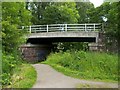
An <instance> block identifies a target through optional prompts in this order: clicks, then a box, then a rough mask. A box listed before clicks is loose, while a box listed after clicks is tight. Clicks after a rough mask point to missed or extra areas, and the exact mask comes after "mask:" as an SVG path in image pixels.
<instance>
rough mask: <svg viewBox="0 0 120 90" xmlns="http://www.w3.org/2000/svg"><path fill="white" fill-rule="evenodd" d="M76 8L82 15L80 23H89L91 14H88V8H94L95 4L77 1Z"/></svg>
mask: <svg viewBox="0 0 120 90" xmlns="http://www.w3.org/2000/svg"><path fill="white" fill-rule="evenodd" d="M76 8H77V10H78V13H79V15H80V18H79V19H78V23H89V18H90V17H89V16H88V15H87V12H88V10H90V9H92V8H94V5H93V4H92V3H90V2H76Z"/></svg>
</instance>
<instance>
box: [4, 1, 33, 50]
mask: <svg viewBox="0 0 120 90" xmlns="http://www.w3.org/2000/svg"><path fill="white" fill-rule="evenodd" d="M2 16H3V17H2V46H3V51H6V52H12V51H14V49H16V48H18V46H19V45H20V43H22V42H23V40H24V39H23V37H22V36H23V35H24V33H23V32H22V31H21V30H19V29H18V28H20V27H21V26H26V25H30V19H31V13H30V12H29V11H28V10H26V9H25V3H23V2H21V3H20V2H19V3H18V2H3V3H2Z"/></svg>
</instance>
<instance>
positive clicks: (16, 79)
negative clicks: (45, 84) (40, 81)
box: [7, 64, 37, 89]
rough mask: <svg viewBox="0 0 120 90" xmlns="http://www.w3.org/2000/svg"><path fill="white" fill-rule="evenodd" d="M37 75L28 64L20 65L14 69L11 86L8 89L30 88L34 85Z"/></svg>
mask: <svg viewBox="0 0 120 90" xmlns="http://www.w3.org/2000/svg"><path fill="white" fill-rule="evenodd" d="M36 78H37V73H36V71H35V69H34V68H33V67H32V66H31V65H30V64H22V65H21V66H19V67H17V68H15V69H14V73H13V76H12V84H11V85H10V86H7V87H8V88H26V89H27V88H31V87H32V86H33V84H34V83H35V81H36Z"/></svg>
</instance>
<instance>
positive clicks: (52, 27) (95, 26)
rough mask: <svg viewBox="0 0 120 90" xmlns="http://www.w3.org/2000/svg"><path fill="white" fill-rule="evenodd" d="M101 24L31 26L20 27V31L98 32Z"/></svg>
mask: <svg viewBox="0 0 120 90" xmlns="http://www.w3.org/2000/svg"><path fill="white" fill-rule="evenodd" d="M102 26H103V25H102V24H101V23H87V24H50V25H32V26H22V29H27V30H28V31H29V32H30V33H41V32H68V31H85V32H88V31H100V30H102V29H103V27H102Z"/></svg>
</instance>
